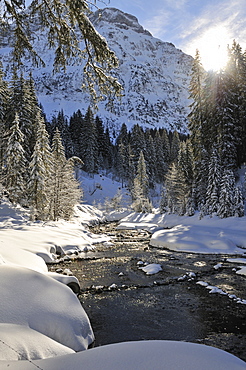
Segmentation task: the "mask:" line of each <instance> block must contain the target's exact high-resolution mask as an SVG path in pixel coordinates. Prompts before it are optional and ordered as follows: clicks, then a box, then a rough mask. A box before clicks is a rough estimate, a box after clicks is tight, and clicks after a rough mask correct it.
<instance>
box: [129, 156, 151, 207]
mask: <svg viewBox="0 0 246 370" xmlns="http://www.w3.org/2000/svg"><path fill="white" fill-rule="evenodd" d="M148 193H149V180H148V176H147V172H146V163H145V159H144V155H143V152H142V151H141V152H140V155H139V160H138V166H137V175H136V177H135V178H134V182H133V188H132V199H133V203H132V207H133V209H134V211H135V212H143V213H145V212H151V211H152V205H151V202H150V200H149V197H148Z"/></svg>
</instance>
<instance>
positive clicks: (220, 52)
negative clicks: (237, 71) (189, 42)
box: [196, 26, 230, 71]
mask: <svg viewBox="0 0 246 370" xmlns="http://www.w3.org/2000/svg"><path fill="white" fill-rule="evenodd" d="M229 43H230V36H229V33H228V31H227V29H226V28H225V27H223V26H217V27H213V28H210V29H209V30H207V31H205V32H204V33H203V35H202V36H201V37H199V39H197V40H196V49H198V50H199V53H200V57H201V63H202V65H203V67H204V68H205V70H207V71H209V70H213V71H220V70H221V69H223V67H225V66H226V63H227V58H228V53H227V46H228V44H229Z"/></svg>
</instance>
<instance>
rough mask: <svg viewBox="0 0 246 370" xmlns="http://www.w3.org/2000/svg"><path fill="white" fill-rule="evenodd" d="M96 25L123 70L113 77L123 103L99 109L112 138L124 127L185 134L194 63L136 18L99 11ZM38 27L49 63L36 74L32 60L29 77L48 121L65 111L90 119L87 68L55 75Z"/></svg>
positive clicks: (37, 39) (6, 54)
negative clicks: (87, 115) (78, 112)
mask: <svg viewBox="0 0 246 370" xmlns="http://www.w3.org/2000/svg"><path fill="white" fill-rule="evenodd" d="M90 19H91V21H92V23H93V25H94V26H95V28H96V30H97V31H98V32H99V33H100V34H101V35H102V36H103V37H105V38H106V40H107V42H108V44H109V47H110V48H111V49H112V50H113V51H114V52H115V53H116V55H117V57H118V59H119V67H118V69H116V70H114V71H113V72H112V75H113V76H114V77H116V78H117V79H118V80H119V81H120V83H121V84H122V86H123V88H124V94H123V97H122V98H121V100H115V101H114V106H113V110H110V109H109V107H108V100H107V98H106V97H105V98H104V100H102V101H101V102H100V103H99V110H98V112H97V114H98V116H99V117H101V118H102V120H103V122H104V125H105V126H107V127H108V128H109V129H110V131H111V132H112V131H113V130H114V131H118V130H119V128H120V127H121V125H122V123H125V124H126V125H127V126H128V128H131V127H132V126H133V125H134V124H136V123H138V124H140V125H141V126H143V127H145V128H151V127H165V128H167V129H171V130H173V129H178V130H179V131H183V132H185V131H186V130H187V115H188V112H189V108H188V105H189V103H190V102H189V100H188V96H189V92H188V89H189V82H190V70H191V65H192V61H193V58H192V57H191V56H189V55H186V54H185V53H183V52H182V51H181V50H179V49H176V48H175V46H174V45H173V44H171V43H168V42H163V41H161V40H159V39H157V38H154V37H153V36H152V35H151V33H150V32H149V31H147V30H145V29H144V28H143V27H142V26H141V25H140V24H139V23H138V20H137V18H136V17H135V16H133V15H131V14H127V13H124V12H122V11H120V10H119V9H116V8H104V9H99V10H97V11H96V12H95V13H93V14H92V15H91V17H90ZM34 26H35V25H34ZM35 27H36V31H35V33H34V36H33V39H34V47H35V49H36V50H37V52H38V53H39V54H40V55H41V56H42V57H43V58H44V61H45V63H46V67H44V68H33V67H32V65H31V61H30V60H29V59H28V58H26V59H25V60H24V71H23V72H24V73H29V71H30V70H32V73H33V78H34V81H35V87H36V90H37V95H38V98H39V101H40V102H41V104H42V105H43V107H44V111H45V113H46V115H47V117H48V118H50V117H52V115H54V114H57V112H58V111H60V110H63V111H64V113H65V114H66V115H67V116H70V115H71V114H72V113H73V112H75V111H76V110H78V109H80V110H81V111H82V113H85V112H86V110H87V108H88V106H89V105H90V97H89V95H88V94H86V93H85V92H84V91H83V90H82V88H81V86H82V82H83V72H82V71H83V65H78V64H77V61H76V60H75V59H73V58H72V59H71V61H70V64H69V65H68V67H67V71H66V73H62V72H59V73H55V74H53V72H52V63H53V59H54V52H53V51H52V50H51V49H48V45H47V38H46V36H45V33H44V31H43V30H42V28H39V27H38V26H37V25H36V26H35ZM5 45H6V43H5ZM1 54H2V61H3V64H4V66H5V67H7V66H8V64H9V60H10V50H9V48H8V47H7V46H5V47H4V46H3V47H2V49H1ZM8 77H9V78H10V76H8Z"/></svg>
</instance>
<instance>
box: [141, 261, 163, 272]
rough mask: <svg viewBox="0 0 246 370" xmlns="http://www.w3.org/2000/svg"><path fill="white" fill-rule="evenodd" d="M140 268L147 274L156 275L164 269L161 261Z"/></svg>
mask: <svg viewBox="0 0 246 370" xmlns="http://www.w3.org/2000/svg"><path fill="white" fill-rule="evenodd" d="M139 270H143V271H144V272H145V273H146V275H154V274H157V273H158V272H159V271H161V270H162V267H161V265H160V264H159V263H149V264H148V265H146V266H144V267H139Z"/></svg>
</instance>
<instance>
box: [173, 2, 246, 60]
mask: <svg viewBox="0 0 246 370" xmlns="http://www.w3.org/2000/svg"><path fill="white" fill-rule="evenodd" d="M245 15H246V8H245V0H234V1H229V0H227V1H223V2H219V3H216V4H214V2H213V3H210V4H208V5H207V6H206V7H204V9H203V11H202V12H201V13H200V15H198V16H193V17H192V21H191V20H190V22H189V23H190V24H189V23H188V22H185V23H183V25H182V33H181V34H180V43H181V45H182V49H183V50H184V51H185V52H187V53H192V54H193V55H194V52H195V49H196V48H198V49H199V40H200V39H201V38H202V37H204V35H205V33H207V32H208V31H209V30H210V29H213V28H216V27H223V28H224V29H226V30H227V32H225V40H224V44H231V43H232V41H233V39H235V40H236V41H237V42H239V44H240V45H241V46H242V47H243V48H245V47H246V29H245V22H244V19H245ZM215 37H216V35H215Z"/></svg>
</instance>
